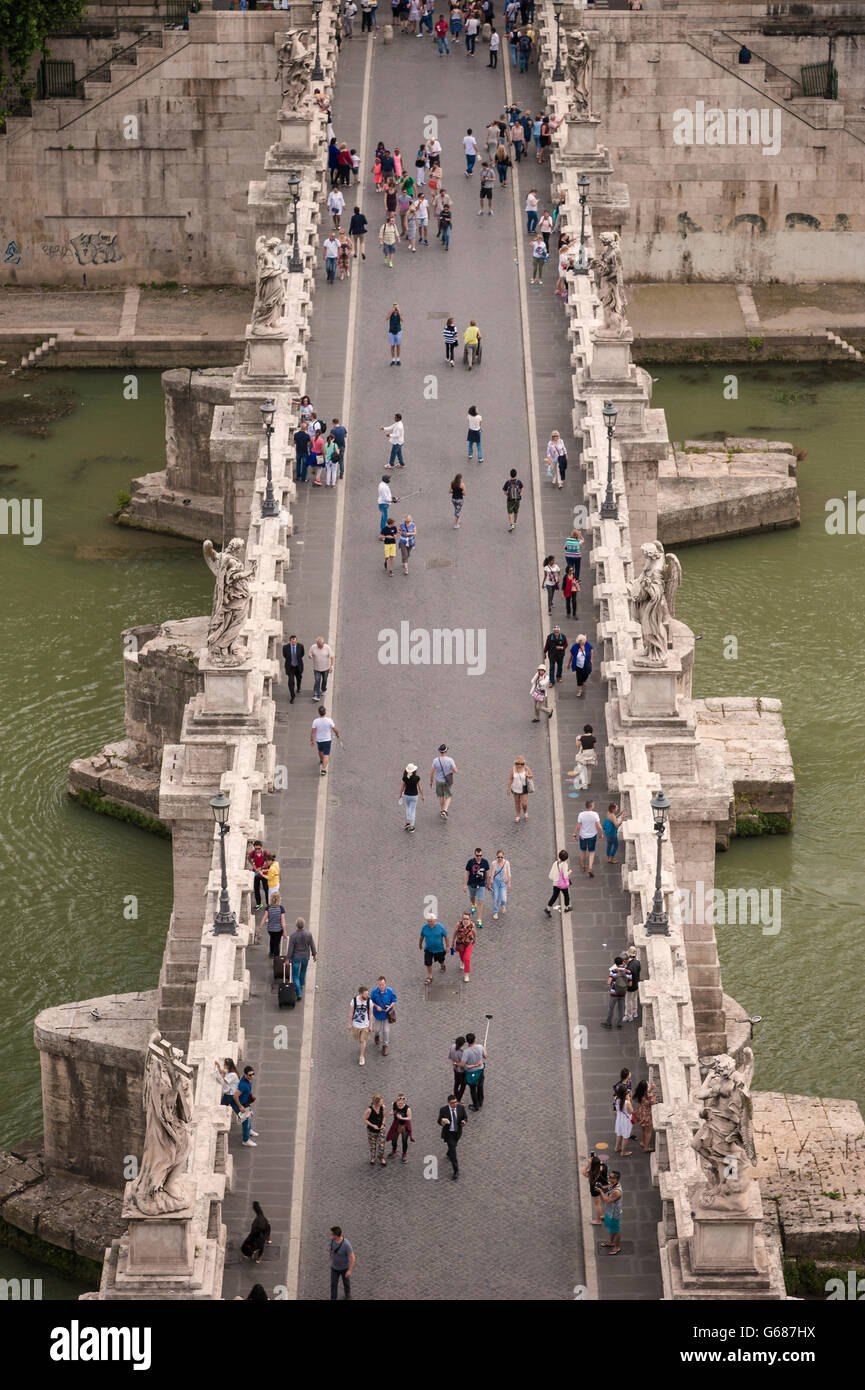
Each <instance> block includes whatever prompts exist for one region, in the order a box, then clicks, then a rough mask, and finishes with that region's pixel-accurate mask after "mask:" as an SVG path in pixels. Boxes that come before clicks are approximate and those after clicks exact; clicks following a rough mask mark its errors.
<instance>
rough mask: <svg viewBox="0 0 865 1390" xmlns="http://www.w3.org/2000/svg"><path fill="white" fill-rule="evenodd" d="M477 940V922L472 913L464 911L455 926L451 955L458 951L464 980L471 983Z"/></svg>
mask: <svg viewBox="0 0 865 1390" xmlns="http://www.w3.org/2000/svg"><path fill="white" fill-rule="evenodd" d="M476 941H477V932H476V931H475V924H474V922H473V921H472V917H471V913H470V912H464V913H463V915H462V916H461V917H460V920H459V921H458V922H457V924H456V926H455V927H454V936H453V945H452V946H451V955H453V954H454V952H455V951H456V953H457V955H458V956H459V958H460V962H461V964H462V968H463V980H464V981H465V983H466V984H468V983H469V979H470V976H471V968H472V951H473V950H474V946H475V942H476Z"/></svg>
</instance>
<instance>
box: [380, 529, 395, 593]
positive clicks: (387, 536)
mask: <svg viewBox="0 0 865 1390" xmlns="http://www.w3.org/2000/svg"><path fill="white" fill-rule="evenodd" d="M398 535H399V527H398V526H397V524H396V522H395V521H394V519H393V517H391V518H390V519H389V520H388V521H386V522H385V525H384V530H383V531H382V533H381V540H382V541H383V542H384V572H385V574H386V575H388V576H389V577H390V578H391V579H393V562H394V560H395V559H396V542H397V537H398Z"/></svg>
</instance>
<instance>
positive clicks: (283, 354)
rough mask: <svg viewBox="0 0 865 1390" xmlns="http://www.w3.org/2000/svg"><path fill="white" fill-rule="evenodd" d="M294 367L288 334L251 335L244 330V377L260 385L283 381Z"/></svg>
mask: <svg viewBox="0 0 865 1390" xmlns="http://www.w3.org/2000/svg"><path fill="white" fill-rule="evenodd" d="M293 367H294V356H293V348H292V347H291V345H290V342H289V334H288V332H284V333H280V332H279V331H276V332H274V333H267V334H265V333H261V334H259V333H253V331H252V329H251V328H247V330H246V362H245V364H244V368H245V376H246V378H247V380H249V381H260V382H261V384H262V385H268V384H270V383H271V382H279V381H285V380H286V379H287V378H288V377H289V376H290V375H291V373H292V369H293Z"/></svg>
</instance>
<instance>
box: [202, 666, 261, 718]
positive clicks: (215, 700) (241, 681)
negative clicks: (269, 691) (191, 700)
mask: <svg viewBox="0 0 865 1390" xmlns="http://www.w3.org/2000/svg"><path fill="white" fill-rule="evenodd" d="M199 670H200V671H201V672H202V674H203V675H204V701H203V704H202V706H201V710H202V713H203V714H229V715H231V714H234V715H236V714H249V713H250V712H251V710H252V686H251V682H250V680H249V677H250V675H251V673H252V663H251V662H249V661H244V662H242V663H241V664H240V665H239V666H216V665H214V664H213V663H212V662H211V661H210V660H209V658H208V657H206V656H205V657H203V658H202V660H201V662H200V663H199Z"/></svg>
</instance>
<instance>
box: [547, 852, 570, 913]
mask: <svg viewBox="0 0 865 1390" xmlns="http://www.w3.org/2000/svg"><path fill="white" fill-rule="evenodd" d="M547 878H548V879H549V880H550V883H551V884H552V885H553V891H552V893H551V894H550V898H549V901H548V903H547V905H546V907H545V908H544V912H545V913H546V914H547V916H548V917H552V915H553V913H552V909H553V908H554V907H555V905H556V903H557V902H558V900H559V896H560V895H561V897H562V899H563V901H564V904H565V908H564V910H565V912H570V910H571V866H570V864H569V863H568V851H567V850H566V849H560V850H559V855H558V858H557V859H556V862H555V864H553V866H552V868H551V869H550V872H549V873H548V874H547Z"/></svg>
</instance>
